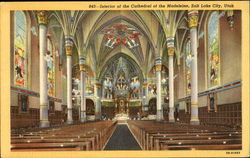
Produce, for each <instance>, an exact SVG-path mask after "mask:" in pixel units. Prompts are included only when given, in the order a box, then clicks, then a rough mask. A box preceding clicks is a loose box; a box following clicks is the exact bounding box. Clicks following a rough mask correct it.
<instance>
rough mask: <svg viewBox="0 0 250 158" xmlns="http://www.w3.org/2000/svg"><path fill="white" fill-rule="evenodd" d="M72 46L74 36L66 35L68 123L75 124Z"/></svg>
mask: <svg viewBox="0 0 250 158" xmlns="http://www.w3.org/2000/svg"><path fill="white" fill-rule="evenodd" d="M72 48H73V38H72V37H70V36H66V37H65V50H66V56H67V110H68V116H67V124H73V116H72Z"/></svg>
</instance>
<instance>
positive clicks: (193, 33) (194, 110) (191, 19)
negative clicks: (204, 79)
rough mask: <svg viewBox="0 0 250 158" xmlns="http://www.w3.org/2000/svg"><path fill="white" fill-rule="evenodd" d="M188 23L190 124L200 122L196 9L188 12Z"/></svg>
mask: <svg viewBox="0 0 250 158" xmlns="http://www.w3.org/2000/svg"><path fill="white" fill-rule="evenodd" d="M188 25H189V28H190V37H191V38H190V40H191V52H192V62H191V120H190V124H195V125H198V124H200V121H199V118H198V76H197V73H198V67H197V26H198V11H197V10H195V11H189V12H188Z"/></svg>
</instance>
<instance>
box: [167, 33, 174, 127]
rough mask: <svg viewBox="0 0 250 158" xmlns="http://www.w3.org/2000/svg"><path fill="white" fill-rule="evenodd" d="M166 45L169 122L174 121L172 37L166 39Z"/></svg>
mask: <svg viewBox="0 0 250 158" xmlns="http://www.w3.org/2000/svg"><path fill="white" fill-rule="evenodd" d="M167 46H168V70H169V76H168V84H169V115H168V119H169V122H175V119H174V38H168V39H167Z"/></svg>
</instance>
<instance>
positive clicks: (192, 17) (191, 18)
mask: <svg viewBox="0 0 250 158" xmlns="http://www.w3.org/2000/svg"><path fill="white" fill-rule="evenodd" d="M188 26H189V28H193V27H197V26H198V11H190V12H189V13H188Z"/></svg>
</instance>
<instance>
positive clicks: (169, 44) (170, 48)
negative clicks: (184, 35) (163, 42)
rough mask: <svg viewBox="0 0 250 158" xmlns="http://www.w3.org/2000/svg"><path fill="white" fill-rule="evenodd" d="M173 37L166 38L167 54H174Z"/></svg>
mask: <svg viewBox="0 0 250 158" xmlns="http://www.w3.org/2000/svg"><path fill="white" fill-rule="evenodd" d="M174 42H175V40H174V37H169V38H167V47H168V56H174V50H175V49H174Z"/></svg>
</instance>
